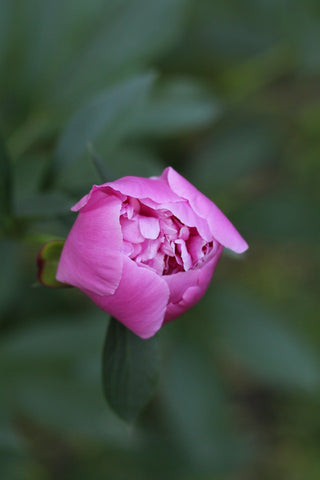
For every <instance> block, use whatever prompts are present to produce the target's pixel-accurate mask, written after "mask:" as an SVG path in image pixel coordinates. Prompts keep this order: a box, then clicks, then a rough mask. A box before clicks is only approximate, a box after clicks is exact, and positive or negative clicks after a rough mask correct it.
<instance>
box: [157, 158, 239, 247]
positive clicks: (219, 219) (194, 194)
mask: <svg viewBox="0 0 320 480" xmlns="http://www.w3.org/2000/svg"><path fill="white" fill-rule="evenodd" d="M162 178H163V179H166V180H167V182H168V185H170V187H171V189H172V191H174V192H175V193H176V194H177V195H179V196H181V197H183V198H185V199H187V200H188V201H189V204H190V206H191V208H192V209H193V210H194V211H195V212H196V213H197V214H198V215H199V216H200V217H201V218H205V219H206V220H207V222H208V225H209V227H210V230H211V232H212V235H213V236H214V238H215V239H216V240H217V241H218V242H219V243H221V244H222V245H223V246H224V247H227V248H230V249H231V250H233V251H234V252H236V253H242V252H244V251H245V250H247V248H248V244H247V243H246V241H245V240H244V239H243V238H242V237H241V235H240V233H239V232H238V231H237V230H236V229H235V227H234V226H233V225H232V223H231V222H230V221H229V220H228V219H227V217H226V216H225V215H224V214H223V213H222V212H221V210H220V209H219V208H218V207H217V206H216V205H215V204H214V203H213V202H212V201H211V200H209V198H207V197H206V196H205V195H203V194H202V193H201V192H199V190H197V189H196V188H195V187H194V186H193V185H192V184H191V183H190V182H188V180H186V179H185V178H184V177H182V176H181V175H180V174H179V173H178V172H176V171H175V170H174V169H173V168H172V167H168V168H166V169H165V170H164V172H163V174H162Z"/></svg>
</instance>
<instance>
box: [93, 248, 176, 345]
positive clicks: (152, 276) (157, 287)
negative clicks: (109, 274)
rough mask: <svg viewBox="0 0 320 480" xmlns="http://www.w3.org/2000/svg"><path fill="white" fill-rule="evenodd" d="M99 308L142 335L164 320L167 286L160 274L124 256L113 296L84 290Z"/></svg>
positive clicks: (155, 330)
mask: <svg viewBox="0 0 320 480" xmlns="http://www.w3.org/2000/svg"><path fill="white" fill-rule="evenodd" d="M85 293H86V294H87V295H88V296H89V297H90V298H91V299H92V300H93V301H94V302H95V303H96V304H97V305H98V306H99V307H100V308H101V309H102V310H104V311H106V312H108V313H109V314H110V315H112V316H113V317H115V318H116V319H117V320H119V321H120V322H121V323H123V324H124V325H125V326H126V327H127V328H129V329H130V330H132V331H133V332H134V333H135V334H136V335H139V337H141V338H149V337H152V335H154V334H155V333H156V332H157V331H158V330H159V328H160V327H161V326H162V324H163V319H164V315H165V312H166V307H167V304H168V300H169V288H168V286H167V284H166V282H165V281H164V280H163V277H160V276H158V275H157V274H156V273H155V272H153V271H152V270H149V269H148V268H145V267H139V266H138V265H137V264H136V263H134V261H133V260H131V259H130V258H128V257H126V256H124V257H123V271H122V277H121V281H120V284H119V287H118V289H117V290H116V292H115V293H114V295H112V296H106V297H105V296H100V295H96V294H94V293H91V292H85Z"/></svg>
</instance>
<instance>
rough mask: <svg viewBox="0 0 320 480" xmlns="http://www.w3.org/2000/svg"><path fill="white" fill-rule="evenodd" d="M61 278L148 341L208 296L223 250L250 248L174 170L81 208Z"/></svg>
mask: <svg viewBox="0 0 320 480" xmlns="http://www.w3.org/2000/svg"><path fill="white" fill-rule="evenodd" d="M72 210H73V211H79V214H78V217H77V219H76V221H75V223H74V225H73V227H72V229H71V231H70V233H69V235H68V237H67V240H66V242H65V245H64V248H63V251H62V254H61V258H60V261H59V266H58V270H57V276H56V278H57V280H59V281H60V282H63V283H68V284H70V285H73V286H75V287H77V288H79V289H80V290H82V292H84V293H85V294H86V295H88V297H90V298H91V300H93V301H94V303H96V304H97V305H98V306H99V307H100V308H101V309H102V310H104V311H106V312H108V313H109V314H110V315H112V316H114V317H115V318H117V319H118V320H119V321H120V322H122V323H123V324H124V325H125V326H126V327H127V328H129V329H130V330H132V331H133V332H134V333H135V334H136V335H139V336H140V337H142V338H149V337H151V336H152V335H154V334H155V333H156V332H157V331H158V330H159V329H160V328H161V326H162V325H163V323H164V322H167V321H169V320H173V319H175V318H177V317H178V316H179V315H181V314H182V313H183V312H185V311H186V310H188V309H189V308H190V307H192V306H193V305H194V304H195V303H197V302H198V301H199V300H200V298H201V297H202V296H203V295H204V293H205V291H206V289H207V287H208V285H209V282H210V280H211V277H212V274H213V272H214V269H215V267H216V265H217V263H218V260H219V258H220V256H221V253H222V250H223V247H227V248H230V249H232V250H233V251H234V252H237V253H242V252H244V251H245V250H246V249H247V248H248V245H247V243H246V242H245V241H244V240H243V238H242V237H241V236H240V234H239V233H238V232H237V230H236V229H235V228H234V226H233V225H232V224H231V223H230V221H229V220H228V219H227V218H226V217H225V215H224V214H223V213H222V212H221V211H220V210H219V209H218V207H216V205H215V204H214V203H212V202H211V201H210V200H209V199H208V198H207V197H205V196H204V195H203V194H202V193H200V192H199V191H198V190H197V189H196V188H195V187H194V186H193V185H191V184H190V183H189V182H188V181H187V180H186V179H185V178H183V177H182V176H181V175H179V174H178V173H177V172H176V171H175V170H174V169H173V168H171V167H168V168H166V169H165V170H164V172H163V173H162V175H161V176H160V177H152V178H141V177H124V178H120V179H119V180H116V181H114V182H110V183H105V184H103V185H94V186H93V187H92V189H91V191H90V192H89V193H88V194H87V195H86V196H85V197H83V198H82V199H81V200H80V201H79V202H78V203H77V204H76V205H75V206H74V207H73V208H72Z"/></svg>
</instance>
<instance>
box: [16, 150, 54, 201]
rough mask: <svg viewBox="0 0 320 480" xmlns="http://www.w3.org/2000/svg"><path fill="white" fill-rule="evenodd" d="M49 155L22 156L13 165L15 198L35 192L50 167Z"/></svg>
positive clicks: (24, 196) (21, 197)
mask: <svg viewBox="0 0 320 480" xmlns="http://www.w3.org/2000/svg"><path fill="white" fill-rule="evenodd" d="M48 163H49V158H48V156H42V155H34V156H25V157H22V158H20V159H19V160H18V161H17V162H15V163H14V165H13V176H14V185H15V189H14V190H15V198H20V199H22V201H23V198H26V197H27V196H28V195H32V194H35V193H36V192H37V191H38V190H39V187H40V186H41V181H42V179H43V177H44V174H45V172H46V169H47V168H48Z"/></svg>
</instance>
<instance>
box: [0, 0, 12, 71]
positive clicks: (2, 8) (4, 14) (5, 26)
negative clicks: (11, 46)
mask: <svg viewBox="0 0 320 480" xmlns="http://www.w3.org/2000/svg"><path fill="white" fill-rule="evenodd" d="M11 12H12V0H1V1H0V67H2V61H3V57H4V56H5V54H6V49H7V47H8V37H9V35H8V34H9V31H10V20H11ZM1 69H2V68H1Z"/></svg>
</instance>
